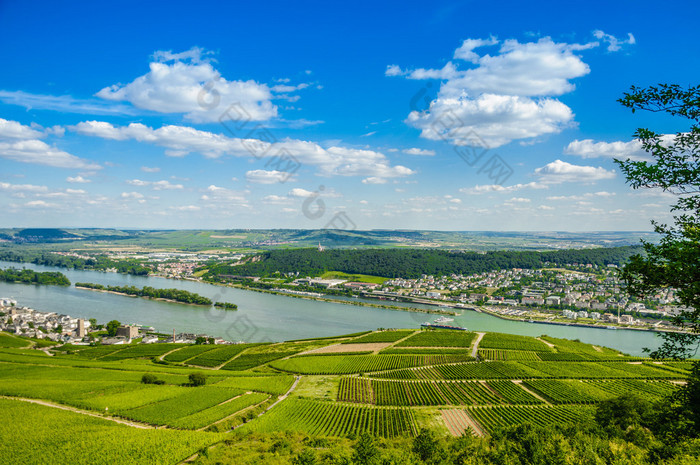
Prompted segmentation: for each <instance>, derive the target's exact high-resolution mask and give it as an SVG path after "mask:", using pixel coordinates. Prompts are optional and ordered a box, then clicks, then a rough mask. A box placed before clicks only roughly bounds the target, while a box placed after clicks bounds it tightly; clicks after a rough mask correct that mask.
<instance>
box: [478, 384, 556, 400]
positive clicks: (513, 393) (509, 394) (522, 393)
mask: <svg viewBox="0 0 700 465" xmlns="http://www.w3.org/2000/svg"><path fill="white" fill-rule="evenodd" d="M488 385H489V386H490V387H491V389H493V390H494V391H496V392H497V393H498V394H499V395H500V396H501V397H503V398H504V399H506V400H507V401H508V402H510V403H511V404H523V405H535V404H542V403H543V402H542V401H541V400H540V399H538V398H537V397H534V396H533V395H532V394H530V393H529V392H527V391H526V390H524V389H523V388H521V387H520V386H519V385H517V384H516V383H514V382H512V381H488Z"/></svg>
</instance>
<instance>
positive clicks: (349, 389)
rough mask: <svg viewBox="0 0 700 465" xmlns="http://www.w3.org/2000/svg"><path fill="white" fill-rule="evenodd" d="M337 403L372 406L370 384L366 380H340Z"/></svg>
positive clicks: (372, 394)
mask: <svg viewBox="0 0 700 465" xmlns="http://www.w3.org/2000/svg"><path fill="white" fill-rule="evenodd" d="M338 401H339V402H357V403H360V404H373V403H374V392H373V391H372V382H371V381H370V380H369V379H367V378H357V377H352V378H346V377H343V378H340V385H339V386H338Z"/></svg>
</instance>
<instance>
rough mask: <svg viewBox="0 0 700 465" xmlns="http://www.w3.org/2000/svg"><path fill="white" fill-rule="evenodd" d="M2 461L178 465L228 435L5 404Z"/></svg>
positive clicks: (17, 464) (0, 402)
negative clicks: (139, 426) (149, 426)
mask: <svg viewBox="0 0 700 465" xmlns="http://www.w3.org/2000/svg"><path fill="white" fill-rule="evenodd" d="M0 411H2V414H3V421H2V422H0V457H2V461H3V463H8V464H9V463H11V464H13V465H30V464H31V465H33V464H37V463H41V464H42V465H62V464H65V463H71V464H75V465H88V464H89V465H92V464H97V465H102V464H104V465H113V464H115V463H130V464H131V463H133V464H144V465H150V464H157V465H160V464H173V463H179V462H180V461H182V460H184V459H186V458H187V457H189V456H190V455H192V454H194V453H195V452H197V451H198V450H200V449H202V448H203V447H207V446H209V445H211V444H213V443H215V442H218V441H221V440H222V439H224V438H225V435H223V434H218V433H205V432H198V431H176V430H163V429H137V428H132V427H129V426H125V425H120V424H117V423H114V422H111V421H108V420H103V419H100V418H93V417H89V416H85V415H80V414H78V413H73V412H67V411H64V410H59V409H55V408H51V407H45V406H43V405H35V404H29V403H26V402H21V401H15V400H7V399H0Z"/></svg>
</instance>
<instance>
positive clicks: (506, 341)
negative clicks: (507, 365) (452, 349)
mask: <svg viewBox="0 0 700 465" xmlns="http://www.w3.org/2000/svg"><path fill="white" fill-rule="evenodd" d="M479 348H483V349H507V350H532V351H539V352H551V351H552V350H551V349H550V347H549V346H548V345H547V344H545V343H544V342H542V341H538V340H537V339H534V338H532V337H527V336H517V335H515V334H502V333H486V335H485V336H484V337H483V338H482V339H481V342H480V343H479Z"/></svg>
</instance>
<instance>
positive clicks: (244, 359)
mask: <svg viewBox="0 0 700 465" xmlns="http://www.w3.org/2000/svg"><path fill="white" fill-rule="evenodd" d="M296 353H297V352H269V353H263V354H249V353H245V354H241V355H239V356H238V357H236V358H234V359H233V360H231V361H230V362H228V363H227V364H226V365H224V366H223V367H221V368H222V369H224V370H234V371H236V370H238V371H241V370H248V369H250V368H254V367H257V366H260V365H262V364H264V363H267V362H271V361H273V360H278V359H280V358H284V357H289V356H290V355H294V354H296Z"/></svg>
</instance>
